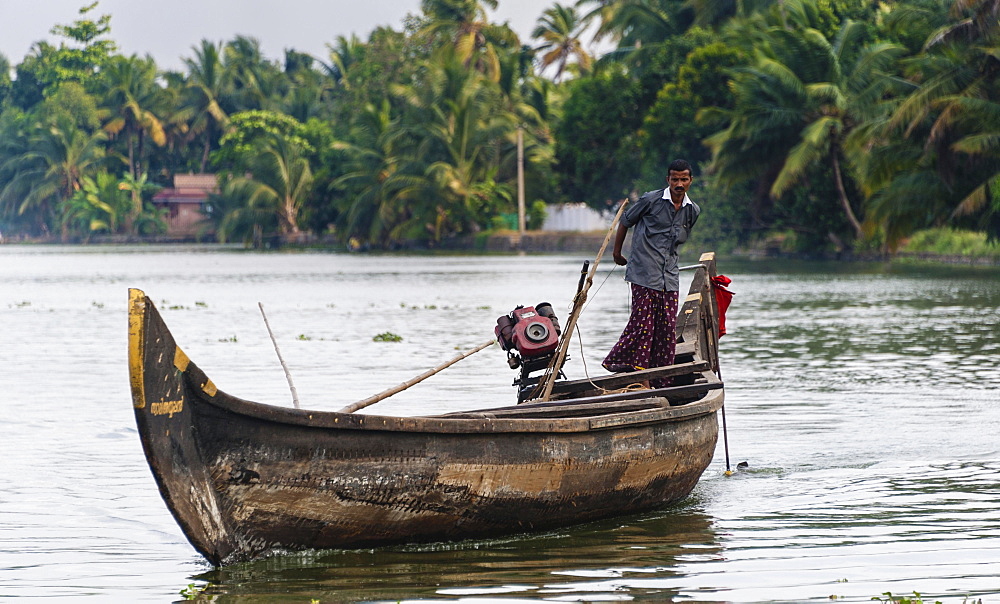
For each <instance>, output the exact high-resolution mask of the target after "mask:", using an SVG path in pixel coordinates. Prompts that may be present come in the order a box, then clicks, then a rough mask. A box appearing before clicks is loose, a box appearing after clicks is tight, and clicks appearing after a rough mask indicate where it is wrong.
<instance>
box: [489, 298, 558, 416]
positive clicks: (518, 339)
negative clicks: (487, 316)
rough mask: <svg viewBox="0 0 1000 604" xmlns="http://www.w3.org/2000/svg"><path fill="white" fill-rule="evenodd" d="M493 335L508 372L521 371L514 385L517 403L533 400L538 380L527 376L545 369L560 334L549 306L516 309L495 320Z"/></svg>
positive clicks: (541, 305)
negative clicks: (501, 349)
mask: <svg viewBox="0 0 1000 604" xmlns="http://www.w3.org/2000/svg"><path fill="white" fill-rule="evenodd" d="M493 331H494V333H495V334H496V336H497V342H499V343H500V347H501V348H503V349H504V350H506V351H507V364H508V365H510V368H511V369H517V368H519V367H520V369H521V373H520V376H519V377H518V378H517V379H515V380H514V385H515V386H518V391H517V402H519V403H520V402H523V401H525V400H527V399H529V398H533V397H532V394H533V390H534V389H535V387H536V386H537V385H538V380H539V377H531V376H530V374H531V373H532V372H534V371H539V370H543V369H545V368H546V367H548V365H549V362H550V361H551V360H552V356H553V355H554V353H555V350H556V348H557V347H558V346H559V336H560V335H561V334H562V329H560V327H559V319H557V318H556V314H555V312H553V310H552V305H551V304H549V303H548V302H541V303H539V304H537V305H535V306H518V307H517V308H515V309H514V310H513V311H511V312H510V314H506V315H504V316H502V317H500V318H498V319H497V326H496V329H494V330H493Z"/></svg>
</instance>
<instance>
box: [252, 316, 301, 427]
mask: <svg viewBox="0 0 1000 604" xmlns="http://www.w3.org/2000/svg"><path fill="white" fill-rule="evenodd" d="M257 306H258V307H260V316H262V317H264V326H265V327H267V335H269V336H271V343H272V344H274V352H276V353H278V361H279V362H280V363H281V368H282V369H284V370H285V379H286V380H288V387H289V388H290V389H291V391H292V404H293V405H295V408H296V409H301V407H299V395H298V393H296V392H295V384H293V383H292V374H291V373H289V372H288V365H285V359H284V357H282V356H281V350H280V349H279V348H278V341H277V340H275V339H274V332H272V331H271V324H270V323H268V322H267V315H266V314H264V305H263V304H261V303H260V302H258V303H257Z"/></svg>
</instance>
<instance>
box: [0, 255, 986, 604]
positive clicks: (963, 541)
mask: <svg viewBox="0 0 1000 604" xmlns="http://www.w3.org/2000/svg"><path fill="white" fill-rule="evenodd" d="M581 261H582V258H578V257H575V256H523V257H519V256H488V257H462V256H454V257H440V256H430V257H423V256H354V255H351V256H345V255H337V254H323V253H299V254H294V253H293V254H271V253H269V254H258V253H246V252H243V251H240V250H219V249H218V248H205V249H201V248H193V247H192V248H185V247H181V248H140V249H131V248H104V247H88V248H60V247H11V246H0V326H2V332H0V333H2V334H3V336H4V346H0V392H3V402H4V406H3V415H2V416H0V459H2V460H3V466H2V467H3V469H4V471H5V472H4V485H3V488H2V489H0V600H3V601H7V600H12V599H18V598H29V597H30V598H34V599H40V600H43V601H44V600H62V599H73V600H74V602H75V601H87V600H91V601H94V602H109V601H129V602H141V601H148V602H164V601H171V600H176V599H180V597H181V596H180V595H179V592H180V590H182V589H186V586H188V585H189V584H192V583H193V584H194V588H196V589H199V588H200V589H202V591H201V593H200V594H196V595H194V597H196V598H198V599H200V600H201V601H216V602H240V603H242V602H273V601H288V602H308V601H310V600H311V599H317V600H320V601H323V602H345V601H399V600H410V599H412V600H421V601H429V600H440V601H463V602H472V601H488V602H512V601H539V600H547V601H548V600H551V601H617V600H642V601H649V602H659V601H671V600H672V601H685V602H758V601H781V602H802V601H814V602H824V601H826V602H828V601H830V598H831V596H837V600H838V601H843V600H846V601H851V602H867V601H870V599H871V598H872V597H873V596H878V595H881V594H882V593H884V592H892V593H894V594H911V593H912V592H913V591H919V592H921V593H922V594H924V595H925V596H928V599H929V600H930V601H933V600H934V599H937V600H941V601H944V602H962V601H963V599H964V598H965V597H966V596H973V597H982V598H983V601H984V602H991V601H993V602H995V601H1000V577H998V575H1000V573H998V571H997V570H996V569H997V562H998V561H1000V436H998V435H1000V395H998V392H1000V370H998V367H997V359H998V356H1000V355H998V353H1000V272H998V271H997V270H995V269H994V270H985V269H984V270H971V269H952V268H945V269H924V268H914V267H909V268H907V267H903V268H892V269H887V268H886V267H884V266H880V265H849V264H816V263H788V262H783V263H775V264H771V263H738V262H734V261H731V260H728V259H726V258H720V267H721V270H722V272H724V273H726V274H728V275H729V276H730V277H732V278H733V281H734V283H733V286H732V289H733V290H734V291H735V292H736V299H735V301H734V304H733V306H732V308H731V310H730V313H729V318H728V322H727V323H728V327H729V332H730V333H729V335H727V336H726V337H725V338H723V340H722V343H721V353H722V357H723V377H724V379H725V381H726V396H727V403H726V410H727V420H728V426H729V435H728V436H729V449H730V452H731V458H732V459H731V461H732V464H733V465H735V464H736V462H738V461H746V462H747V463H748V465H749V467H748V468H747V469H746V470H740V471H738V472H736V473H735V475H733V476H731V477H726V476H725V475H724V470H725V468H726V466H725V456H724V454H723V450H722V448H721V442H722V441H721V439H720V449H719V450H718V451H717V453H716V458H715V461H714V462H713V464H712V465H711V466H710V468H709V470H708V471H707V472H706V474H705V476H704V477H703V479H702V481H701V483H700V484H699V485H698V486H697V488H696V489H695V491H694V494H693V496H692V497H691V498H689V499H688V500H687V501H686V502H683V503H682V504H681V505H678V506H675V507H672V508H669V509H666V510H662V511H659V512H657V513H654V514H648V515H644V516H637V517H630V518H622V519H616V520H611V521H604V522H600V523H593V524H588V525H585V526H581V527H574V528H570V529H565V530H561V531H558V532H552V533H546V534H540V535H522V536H516V537H511V538H509V539H504V540H494V541H487V542H463V543H457V544H439V545H432V546H420V547H409V548H395V549H387V550H376V551H368V550H365V551H346V552H345V551H331V552H308V553H304V554H294V555H284V556H275V557H273V558H270V559H267V560H263V561H259V562H255V563H249V564H243V565H237V566H232V567H227V568H225V569H222V570H218V571H213V570H211V569H210V568H209V567H208V566H207V565H206V564H205V563H204V561H202V560H201V559H200V558H199V557H198V556H197V554H195V553H194V551H193V550H192V548H191V547H190V545H189V544H188V543H187V542H186V541H185V539H184V537H183V536H182V534H181V533H180V530H179V529H178V527H177V526H176V524H175V523H174V521H173V519H172V518H171V517H170V515H169V513H168V512H167V510H166V507H165V506H164V505H163V502H162V501H161V499H160V497H159V494H158V492H157V490H156V486H155V484H154V483H153V480H152V478H151V476H150V473H149V470H148V468H147V467H146V465H145V460H144V458H143V456H142V452H141V449H140V446H139V442H138V436H137V434H136V431H135V428H134V420H133V417H132V411H131V407H130V404H129V400H130V399H129V392H128V378H127V371H126V363H125V351H126V348H125V344H126V321H125V317H126V312H125V311H126V308H125V302H126V288H127V287H130V286H138V287H142V288H143V289H145V290H146V292H147V293H148V294H149V295H150V296H151V297H152V298H153V299H154V300H155V301H156V302H157V304H158V306H159V307H160V308H161V309H162V311H163V315H164V317H165V320H166V321H167V323H168V324H169V325H170V327H171V329H172V331H173V332H174V335H175V336H176V339H177V341H178V342H179V343H180V345H181V346H182V347H183V348H184V349H185V351H186V352H187V353H188V355H189V356H190V357H191V358H192V359H193V360H195V362H197V363H198V364H199V366H201V367H202V368H203V369H204V370H205V371H206V372H207V373H208V374H209V375H210V376H211V377H212V379H213V381H214V382H215V383H216V384H217V385H218V386H219V387H220V388H221V389H223V390H226V391H228V392H230V393H231V394H235V395H237V396H241V397H244V398H250V399H254V400H259V401H261V402H266V403H270V404H276V405H290V396H289V394H288V387H287V384H286V383H285V379H284V375H283V373H282V371H281V368H280V366H279V365H278V363H277V359H276V358H275V356H274V349H273V347H272V345H271V342H270V339H269V338H268V336H267V332H266V330H265V329H264V326H263V323H262V321H261V319H260V315H259V311H258V309H257V302H262V303H263V304H264V306H265V307H266V308H267V312H268V319H269V321H270V323H271V326H272V328H273V329H274V331H275V335H276V337H277V338H278V341H279V342H280V344H281V349H282V354H283V355H284V357H285V359H286V361H287V362H288V364H289V367H290V369H291V371H292V373H293V375H294V378H295V383H296V387H297V390H298V392H299V396H300V398H301V400H302V401H303V406H304V407H307V408H314V409H337V408H340V407H342V406H344V405H346V404H348V403H350V402H353V401H355V400H359V399H361V398H364V397H366V396H368V395H370V394H373V393H376V392H380V391H382V390H384V389H386V388H388V387H390V386H393V385H396V384H399V383H401V382H403V381H405V380H407V379H409V378H411V377H413V376H415V375H417V374H419V373H422V372H423V371H424V370H426V369H427V368H428V367H431V366H434V365H436V364H438V363H439V362H441V361H443V360H446V359H450V358H452V357H454V356H455V354H456V349H459V350H467V349H470V348H472V347H474V346H476V345H478V344H480V343H481V342H483V341H485V340H487V339H489V338H490V337H491V336H492V331H493V326H494V325H495V320H496V317H497V316H499V315H501V314H506V313H507V312H509V311H510V310H511V309H512V308H513V307H514V306H515V305H517V304H537V303H538V302H541V301H543V300H544V301H549V302H551V303H552V304H553V306H554V308H555V309H556V312H557V313H558V314H560V316H561V317H565V316H566V313H567V310H566V309H567V308H568V306H569V303H570V300H571V297H572V295H573V292H574V291H575V288H576V283H577V279H578V276H579V268H580V263H581ZM610 270H611V267H610V266H608V265H607V263H605V264H602V273H601V274H600V275H599V276H598V278H597V279H596V280H595V289H594V290H592V291H591V301H590V303H589V306H588V307H587V311H586V313H585V315H584V316H583V317H582V318H581V321H580V336H581V337H580V339H579V341H577V342H574V345H573V346H572V348H571V350H570V354H571V357H572V358H571V360H570V362H569V364H568V366H567V373H568V374H569V375H570V377H573V378H577V377H583V376H584V375H585V374H586V373H587V372H588V371H590V372H601V370H600V361H601V359H602V358H603V356H604V353H605V352H606V351H607V350H608V349H609V348H610V346H611V345H612V344H613V343H614V341H615V339H616V338H617V336H618V334H619V333H620V330H621V328H622V326H623V325H624V323H625V320H626V318H627V313H628V307H627V290H626V287H625V285H624V284H623V283H622V281H621V269H617V270H616V271H615V272H614V273H611V276H610V278H609V279H608V280H607V281H606V282H605V281H604V277H605V276H607V275H608V273H607V271H610ZM602 283H603V286H601V284H602ZM598 287H600V289H599V291H597V290H598ZM385 331H391V332H393V333H396V334H399V335H400V336H402V338H403V341H402V342H399V343H394V344H387V343H376V342H373V341H372V336H374V335H376V334H379V333H383V332H385ZM513 378H514V373H513V372H511V371H509V370H508V369H507V366H506V363H505V360H504V357H503V353H502V352H500V351H498V350H496V349H488V350H486V351H484V352H482V353H479V354H477V355H474V356H472V357H470V358H469V359H467V360H466V361H463V362H462V363H460V364H458V365H455V366H454V367H452V368H450V369H448V370H447V371H446V372H444V373H442V374H439V375H438V376H435V377H434V378H432V379H431V380H428V381H427V382H425V383H424V384H421V385H419V386H417V387H414V388H411V389H410V390H407V391H406V392H404V393H402V394H400V395H398V396H395V397H393V398H392V399H390V400H389V401H385V402H382V403H379V404H378V405H377V406H375V407H373V408H372V409H371V411H372V412H377V413H386V414H392V413H398V414H404V415H415V414H433V413H442V412H447V411H457V410H460V409H463V408H468V407H470V406H474V407H477V408H481V407H485V406H489V405H503V404H509V403H510V402H512V401H513V397H514V393H513V389H512V388H511V387H510V383H511V381H512V380H513ZM473 384H474V385H475V388H474V389H473V388H470V385H473ZM189 593H190V592H189Z"/></svg>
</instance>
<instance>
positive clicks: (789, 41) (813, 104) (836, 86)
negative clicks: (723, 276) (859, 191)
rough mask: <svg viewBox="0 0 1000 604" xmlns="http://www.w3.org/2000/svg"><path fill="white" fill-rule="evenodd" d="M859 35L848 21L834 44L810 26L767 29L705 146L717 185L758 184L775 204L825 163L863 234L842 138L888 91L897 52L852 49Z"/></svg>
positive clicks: (856, 230) (856, 46) (850, 218)
mask: <svg viewBox="0 0 1000 604" xmlns="http://www.w3.org/2000/svg"><path fill="white" fill-rule="evenodd" d="M862 34H863V28H862V27H861V25H860V24H857V23H853V22H850V21H847V22H845V23H844V24H843V25H842V27H841V29H840V31H839V32H838V33H837V35H836V37H835V38H834V39H833V40H828V39H827V38H826V37H825V36H823V34H822V33H820V32H819V31H818V30H816V29H813V28H812V27H801V26H799V27H797V28H795V29H785V28H784V27H783V26H772V27H770V28H769V29H768V30H767V31H766V32H765V33H764V34H762V36H763V38H764V41H765V44H763V45H761V46H758V48H757V60H756V63H755V64H754V65H752V66H750V67H747V68H745V69H742V70H739V71H738V73H737V75H736V77H735V78H734V80H733V89H734V93H735V107H734V109H732V110H730V111H727V112H725V114H726V115H727V116H728V120H729V125H728V127H727V128H726V129H724V130H722V131H720V132H718V133H717V134H715V135H713V136H711V137H710V138H709V139H708V141H707V142H708V143H709V144H710V146H711V147H712V151H713V166H714V168H715V169H716V170H717V171H718V174H719V176H720V178H721V179H722V180H723V181H726V182H729V183H735V182H739V181H744V180H749V179H755V178H756V179H761V180H762V183H763V184H764V185H765V186H766V190H767V192H768V194H769V195H770V196H771V197H773V198H775V199H777V198H780V197H781V196H782V195H783V194H785V193H786V192H788V191H789V190H790V189H791V188H792V187H793V186H794V185H796V184H799V183H801V182H802V181H803V179H805V178H806V176H807V174H809V173H810V171H811V170H813V169H814V168H816V167H817V166H823V165H825V166H826V167H827V169H829V171H830V174H831V178H832V180H833V182H832V184H833V186H834V189H835V191H836V195H837V199H838V202H839V204H840V206H841V210H842V211H843V214H844V217H845V218H846V220H847V222H848V223H849V224H850V226H851V228H852V230H853V231H854V234H855V235H856V236H857V237H861V236H862V235H863V229H862V225H861V222H860V221H859V220H858V218H857V217H856V215H855V213H854V209H853V206H852V204H851V201H850V199H849V198H848V193H847V187H846V186H845V182H844V180H845V176H844V168H843V157H844V154H845V151H849V149H847V148H846V146H845V140H846V139H847V138H848V137H849V135H850V132H851V130H852V128H853V127H854V126H855V125H857V124H859V123H861V122H862V121H864V120H865V119H866V118H867V117H869V116H870V115H871V112H872V111H874V108H875V107H876V105H877V103H878V101H879V100H880V98H881V97H882V96H883V94H885V93H886V92H887V86H888V85H889V83H890V80H889V78H887V77H886V74H887V73H889V71H890V69H891V66H892V64H893V62H894V61H895V59H896V58H897V57H898V55H899V54H900V52H901V51H902V49H901V48H900V47H898V46H895V45H892V44H887V43H879V44H874V45H869V46H865V47H863V48H860V50H859V44H860V41H861V36H862ZM857 153H858V154H860V153H861V151H858V152H857ZM855 157H858V155H857V154H856V155H855Z"/></svg>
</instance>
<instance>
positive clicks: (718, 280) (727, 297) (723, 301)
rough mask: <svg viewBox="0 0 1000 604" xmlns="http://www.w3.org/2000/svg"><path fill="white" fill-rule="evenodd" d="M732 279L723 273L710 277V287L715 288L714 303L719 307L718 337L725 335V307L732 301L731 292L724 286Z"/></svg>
mask: <svg viewBox="0 0 1000 604" xmlns="http://www.w3.org/2000/svg"><path fill="white" fill-rule="evenodd" d="M732 282H733V280H732V279H730V278H729V277H727V276H725V275H719V276H717V277H712V289H714V290H715V304H716V306H718V307H719V337H720V338H721V337H722V336H724V335H726V309H728V308H729V303H730V302H732V301H733V296H734V295H735V294H733V292H731V291H729V290H728V289H726V286H727V285H729V284H730V283H732Z"/></svg>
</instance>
